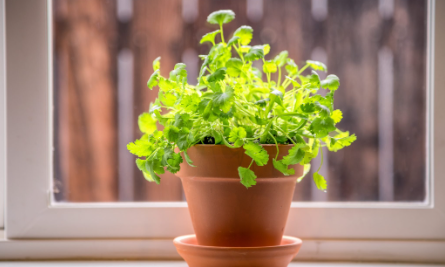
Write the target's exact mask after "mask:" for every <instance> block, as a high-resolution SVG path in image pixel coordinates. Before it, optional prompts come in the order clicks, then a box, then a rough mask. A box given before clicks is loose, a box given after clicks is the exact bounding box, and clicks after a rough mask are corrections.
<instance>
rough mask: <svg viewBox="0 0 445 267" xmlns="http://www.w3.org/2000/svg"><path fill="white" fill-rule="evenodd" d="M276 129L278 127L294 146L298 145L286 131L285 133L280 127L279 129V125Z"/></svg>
mask: <svg viewBox="0 0 445 267" xmlns="http://www.w3.org/2000/svg"><path fill="white" fill-rule="evenodd" d="M275 127H277V129H278V130H280V132H282V133H283V134H284V135H285V136H286V137H287V138H288V139H289V140H290V141H291V142H292V143H293V144H294V145H297V143H295V142H294V140H293V139H292V138H290V137H289V135H287V133H286V132H285V131H283V130H282V129H281V128H280V127H278V125H275Z"/></svg>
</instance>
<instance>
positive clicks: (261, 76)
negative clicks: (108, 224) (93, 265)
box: [127, 10, 356, 190]
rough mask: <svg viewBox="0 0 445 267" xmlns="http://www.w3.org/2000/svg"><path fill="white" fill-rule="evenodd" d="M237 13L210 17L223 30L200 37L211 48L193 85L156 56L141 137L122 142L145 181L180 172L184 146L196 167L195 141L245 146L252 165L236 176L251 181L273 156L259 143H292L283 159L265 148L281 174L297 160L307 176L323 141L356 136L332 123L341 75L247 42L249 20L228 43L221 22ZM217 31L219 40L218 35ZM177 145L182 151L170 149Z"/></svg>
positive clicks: (334, 147)
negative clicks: (164, 70)
mask: <svg viewBox="0 0 445 267" xmlns="http://www.w3.org/2000/svg"><path fill="white" fill-rule="evenodd" d="M234 18H235V14H234V13H233V12H232V11H231V10H221V11H217V12H214V13H212V14H210V15H209V16H208V22H209V23H211V24H217V25H219V27H220V29H218V30H216V31H213V32H209V33H207V34H205V35H204V36H203V37H202V39H201V43H207V44H209V45H211V48H210V51H209V53H208V54H207V55H201V56H200V58H201V59H202V65H201V69H200V72H199V77H198V83H197V85H196V86H195V85H190V84H188V83H187V70H186V66H185V64H183V63H178V64H176V66H175V68H174V69H173V70H172V71H171V72H170V75H169V76H168V77H164V76H162V75H161V74H160V68H161V65H160V58H157V59H156V60H155V61H154V62H153V70H154V73H153V74H152V75H151V77H150V78H149V80H148V82H147V86H148V87H149V88H150V89H153V88H154V87H155V86H158V87H159V95H158V98H157V99H156V100H155V101H154V103H152V104H151V106H150V110H149V112H146V113H143V114H141V115H140V116H139V121H138V124H139V128H140V130H141V131H142V133H143V136H142V137H141V138H140V139H138V140H136V141H135V142H131V143H129V144H128V146H127V148H128V150H129V151H130V152H131V153H133V154H134V155H136V156H138V157H140V158H138V159H137V160H136V164H137V166H138V168H139V169H140V170H141V171H142V172H143V174H144V177H145V178H146V179H147V180H149V181H154V182H156V183H159V182H160V178H159V174H163V173H164V172H165V170H167V171H169V172H172V173H176V172H178V171H179V169H180V164H181V163H182V162H183V157H182V156H181V152H182V154H183V156H184V159H185V161H186V162H187V163H188V164H190V165H191V166H193V161H192V160H193V159H191V158H190V157H189V156H188V154H187V149H188V148H190V147H191V146H193V145H195V144H218V145H225V146H228V147H230V148H237V147H243V148H244V149H245V153H246V154H247V155H248V156H249V157H251V158H252V163H251V164H250V166H249V168H243V167H239V168H238V173H239V176H240V181H241V183H242V184H243V185H244V186H246V187H250V186H252V185H255V184H256V175H255V173H254V172H253V171H252V170H251V169H250V167H251V165H252V164H257V165H258V166H263V165H265V164H267V163H268V162H269V160H270V159H269V155H268V153H267V152H266V150H265V149H264V148H263V147H262V146H261V144H276V145H278V144H290V145H293V147H292V148H291V149H290V150H289V152H288V155H286V156H284V157H283V158H281V159H279V158H278V153H277V155H270V156H272V157H274V158H272V163H273V166H274V167H275V168H276V169H277V170H279V171H280V172H282V173H283V174H284V175H294V174H295V170H294V169H293V166H294V165H295V164H301V165H304V175H306V174H307V173H308V172H309V169H310V164H309V163H310V161H311V160H312V159H313V158H315V157H316V156H317V155H318V154H319V152H320V153H321V157H322V156H323V153H322V149H321V147H327V148H328V149H329V150H330V151H338V150H339V149H342V148H343V147H346V146H349V145H350V144H351V143H352V142H353V141H355V139H356V136H355V135H353V134H352V135H351V134H349V132H343V131H340V130H339V129H338V128H337V127H336V124H337V123H339V122H340V121H341V119H342V118H343V114H342V112H341V111H340V110H338V109H334V93H335V91H336V90H337V89H338V88H339V86H340V81H339V78H338V77H337V76H335V75H333V74H330V75H328V76H327V77H326V79H324V80H320V77H319V75H318V73H317V71H325V72H326V71H327V68H326V66H325V65H324V64H323V63H321V62H317V61H312V60H308V61H306V62H305V63H304V64H303V65H302V67H299V66H298V65H297V64H296V63H295V62H294V60H292V59H290V58H289V57H288V52H287V51H282V52H281V53H278V54H277V55H275V56H267V55H268V54H269V52H270V46H269V45H267V44H265V45H254V46H251V45H250V42H251V40H252V36H253V29H252V28H251V27H250V26H241V27H240V28H238V29H237V30H236V31H235V32H234V34H233V36H232V38H231V39H229V41H228V42H227V43H226V42H225V41H224V33H223V24H225V23H229V22H230V21H232V20H233V19H234ZM217 36H220V39H221V42H219V43H217V42H216V41H215V40H216V39H217V38H216V37H217ZM255 61H260V62H261V63H262V64H263V67H262V69H258V68H256V67H254V66H253V63H254V62H255ZM309 70H312V71H311V72H310V73H307V72H308V71H309ZM273 73H276V74H274V75H275V76H276V79H275V80H274V79H272V74H273ZM321 92H323V94H321ZM157 123H159V124H160V125H163V126H164V130H163V131H160V130H157V128H156V124H157ZM177 148H178V149H179V151H180V152H179V153H177V152H175V149H177ZM277 149H278V146H277ZM322 159H323V157H322ZM319 169H320V168H319ZM319 169H318V170H319ZM318 170H317V171H316V172H314V175H313V178H314V182H315V184H316V185H317V187H318V188H319V189H320V190H326V188H327V183H326V180H325V179H324V177H323V176H322V175H320V174H319V172H318ZM304 175H303V176H302V177H299V178H298V181H301V179H303V177H304Z"/></svg>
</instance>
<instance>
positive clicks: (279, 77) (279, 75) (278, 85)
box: [277, 67, 281, 87]
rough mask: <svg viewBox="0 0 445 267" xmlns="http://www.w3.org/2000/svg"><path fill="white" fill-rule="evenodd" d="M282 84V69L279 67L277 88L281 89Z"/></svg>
mask: <svg viewBox="0 0 445 267" xmlns="http://www.w3.org/2000/svg"><path fill="white" fill-rule="evenodd" d="M280 83H281V67H278V82H277V87H280Z"/></svg>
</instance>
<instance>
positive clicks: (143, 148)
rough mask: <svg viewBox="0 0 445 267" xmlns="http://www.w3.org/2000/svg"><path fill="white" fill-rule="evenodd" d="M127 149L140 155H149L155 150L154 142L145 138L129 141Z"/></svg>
mask: <svg viewBox="0 0 445 267" xmlns="http://www.w3.org/2000/svg"><path fill="white" fill-rule="evenodd" d="M127 149H128V151H130V153H131V154H133V155H136V156H138V157H148V156H149V155H150V154H151V153H152V152H153V148H152V144H151V143H150V142H148V140H147V139H143V138H141V139H137V140H136V141H134V142H130V143H128V145H127Z"/></svg>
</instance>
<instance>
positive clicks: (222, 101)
mask: <svg viewBox="0 0 445 267" xmlns="http://www.w3.org/2000/svg"><path fill="white" fill-rule="evenodd" d="M233 95H234V91H233V88H232V87H231V86H229V85H227V86H226V89H225V91H224V92H217V93H214V94H213V103H214V104H215V105H216V106H220V108H221V110H222V111H223V112H225V113H227V112H229V111H230V108H231V107H232V106H231V101H232V100H233Z"/></svg>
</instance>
